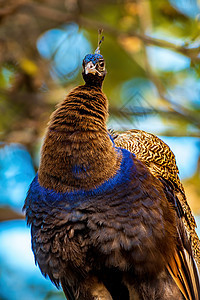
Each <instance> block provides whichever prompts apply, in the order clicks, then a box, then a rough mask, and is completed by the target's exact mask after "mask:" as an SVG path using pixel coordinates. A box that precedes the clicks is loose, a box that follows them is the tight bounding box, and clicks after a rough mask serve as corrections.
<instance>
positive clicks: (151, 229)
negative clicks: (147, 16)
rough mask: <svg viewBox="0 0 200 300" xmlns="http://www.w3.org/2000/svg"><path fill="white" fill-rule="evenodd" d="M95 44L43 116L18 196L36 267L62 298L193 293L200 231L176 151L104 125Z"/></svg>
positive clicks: (197, 289)
mask: <svg viewBox="0 0 200 300" xmlns="http://www.w3.org/2000/svg"><path fill="white" fill-rule="evenodd" d="M100 43H101V42H99V45H98V48H97V50H96V51H95V53H94V54H87V55H86V56H85V58H84V59H83V72H82V75H83V79H84V82H85V83H84V85H80V86H78V87H75V88H74V89H73V90H72V91H71V92H70V93H69V94H68V95H67V96H66V98H65V99H64V101H62V102H61V103H59V104H58V106H57V108H56V110H55V111H54V112H53V114H52V115H51V117H50V121H49V123H48V128H47V131H46V135H45V139H44V142H43V146H42V150H41V160H40V166H39V170H38V173H37V174H36V176H35V178H34V180H33V181H32V183H31V185H30V188H29V191H28V193H27V197H26V200H25V204H24V210H25V212H26V219H27V223H28V225H30V226H31V237H32V250H33V253H34V256H35V262H36V263H37V264H38V266H39V268H40V270H41V272H42V274H43V275H44V276H45V277H49V278H50V280H51V281H52V282H53V283H54V284H55V285H56V287H59V286H60V285H61V286H62V289H63V291H64V293H65V296H66V298H67V299H68V300H137V299H144V300H146V299H151V300H153V299H154V300H156V299H157V300H158V299H162V300H169V299H176V300H178V299H189V300H194V299H195V300H198V299H200V281H199V271H198V267H197V265H198V263H199V239H198V237H197V235H196V232H195V226H196V224H195V220H194V217H193V215H192V213H191V210H190V207H189V205H188V203H187V200H186V197H185V193H184V189H183V186H182V184H181V182H180V180H179V177H178V169H177V166H176V162H175V157H174V155H173V153H172V152H171V150H170V149H169V147H168V146H167V145H166V144H165V143H164V142H162V141H161V140H160V139H159V138H157V137H156V136H154V135H151V134H148V133H145V132H143V131H138V130H132V131H127V132H124V133H121V134H116V135H114V136H113V135H112V133H110V132H109V131H108V129H107V126H106V121H107V118H108V100H107V98H106V96H105V94H104V93H103V91H102V84H103V81H104V78H105V76H106V73H107V72H106V67H105V60H104V58H103V56H102V55H101V54H100V50H99V47H100Z"/></svg>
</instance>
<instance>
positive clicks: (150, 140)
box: [112, 130, 200, 266]
mask: <svg viewBox="0 0 200 300" xmlns="http://www.w3.org/2000/svg"><path fill="white" fill-rule="evenodd" d="M112 135H113V137H114V142H115V144H116V146H118V147H121V148H125V149H127V150H129V151H131V152H132V153H134V154H135V155H136V157H137V158H138V159H139V160H140V161H142V162H143V163H144V164H145V165H146V166H147V167H148V168H149V170H150V171H151V173H152V174H153V175H154V176H155V177H157V178H158V179H160V180H161V181H163V180H164V181H165V182H167V183H168V184H169V186H171V189H172V190H173V191H175V195H176V198H177V202H178V203H177V213H178V215H179V217H181V218H182V220H183V223H184V225H185V228H186V231H187V234H188V237H189V240H190V241H191V246H192V251H193V256H194V258H195V261H196V263H197V265H198V266H200V241H199V238H198V236H197V234H196V231H195V228H196V223H195V219H194V217H193V215H192V212H191V209H190V206H189V205H188V202H187V199H186V195H185V191H184V188H183V185H182V183H181V182H180V179H179V175H178V174H179V170H178V167H177V165H176V159H175V156H174V154H173V152H172V151H171V150H170V148H169V146H168V145H167V144H165V143H164V142H163V141H162V140H161V139H159V138H158V137H157V136H155V135H154V134H150V133H147V132H145V131H142V130H129V131H126V132H123V133H120V134H116V133H115V134H113V133H112Z"/></svg>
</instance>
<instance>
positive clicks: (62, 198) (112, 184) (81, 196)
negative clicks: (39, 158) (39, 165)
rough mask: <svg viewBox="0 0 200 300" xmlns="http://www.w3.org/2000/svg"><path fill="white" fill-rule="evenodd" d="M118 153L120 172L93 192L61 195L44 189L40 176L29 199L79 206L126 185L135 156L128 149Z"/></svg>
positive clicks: (80, 191) (31, 187) (33, 184)
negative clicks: (120, 156) (120, 159)
mask: <svg viewBox="0 0 200 300" xmlns="http://www.w3.org/2000/svg"><path fill="white" fill-rule="evenodd" d="M116 150H117V151H120V152H121V154H122V161H121V165H120V168H119V170H118V171H117V173H116V175H115V176H114V177H112V178H110V179H109V180H107V181H105V182H104V183H103V184H101V185H100V186H98V187H96V188H94V189H91V190H78V191H73V192H69V193H59V192H56V191H54V190H50V189H47V188H45V187H42V186H41V185H40V184H39V182H38V174H37V175H36V177H35V178H34V180H33V181H32V183H31V185H30V189H29V193H28V196H27V198H28V199H29V200H30V201H31V202H32V201H34V202H38V203H40V204H42V203H41V202H43V204H45V202H46V203H48V204H49V205H51V204H54V205H55V204H57V205H59V203H60V204H61V202H62V203H63V204H62V205H64V203H67V202H68V203H70V204H75V205H76V204H78V203H80V202H84V201H87V200H88V198H91V197H95V196H99V195H101V194H102V195H103V194H105V193H107V192H110V191H111V190H113V189H115V188H116V187H117V186H118V187H119V185H122V184H126V182H128V181H129V180H130V178H131V174H132V173H133V172H134V170H135V166H134V163H133V156H134V154H132V153H130V152H129V151H127V150H126V149H121V148H116Z"/></svg>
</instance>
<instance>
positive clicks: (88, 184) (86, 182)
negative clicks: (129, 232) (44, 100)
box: [39, 84, 121, 192]
mask: <svg viewBox="0 0 200 300" xmlns="http://www.w3.org/2000/svg"><path fill="white" fill-rule="evenodd" d="M107 115H108V101H107V98H106V97H105V95H104V94H103V92H102V90H101V88H100V87H98V86H89V85H87V84H86V85H84V86H79V87H77V88H75V89H74V90H73V91H72V92H71V93H70V94H69V95H68V96H67V97H66V99H65V100H64V101H63V102H62V103H61V104H60V105H59V106H58V108H57V110H56V111H55V112H54V113H53V114H52V116H51V119H50V122H49V126H48V130H47V134H46V137H45V141H44V145H43V148H42V155H41V162H40V167H39V182H40V184H41V185H42V186H44V187H46V188H49V189H54V190H56V191H57V192H70V191H73V190H80V189H81V190H88V189H92V188H95V187H97V186H99V185H100V184H102V183H103V182H105V181H106V180H108V179H109V178H111V177H113V176H114V175H115V174H116V172H117V170H118V169H119V167H120V161H121V158H120V156H119V153H118V152H117V151H116V149H115V148H114V147H113V143H112V141H111V140H110V137H109V135H108V132H107V128H106V120H107Z"/></svg>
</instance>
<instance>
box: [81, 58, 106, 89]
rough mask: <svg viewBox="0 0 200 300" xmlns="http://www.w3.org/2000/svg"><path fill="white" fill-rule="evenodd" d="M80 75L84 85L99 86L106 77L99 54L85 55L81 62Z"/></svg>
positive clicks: (102, 59)
mask: <svg viewBox="0 0 200 300" xmlns="http://www.w3.org/2000/svg"><path fill="white" fill-rule="evenodd" d="M82 74H83V79H84V80H85V83H86V84H91V85H97V86H98V85H100V86H101V85H102V83H103V80H104V77H105V75H106V68H105V61H104V58H103V56H102V55H101V54H100V53H95V54H87V55H86V56H85V58H84V60H83V72H82Z"/></svg>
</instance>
